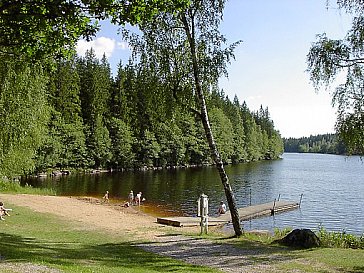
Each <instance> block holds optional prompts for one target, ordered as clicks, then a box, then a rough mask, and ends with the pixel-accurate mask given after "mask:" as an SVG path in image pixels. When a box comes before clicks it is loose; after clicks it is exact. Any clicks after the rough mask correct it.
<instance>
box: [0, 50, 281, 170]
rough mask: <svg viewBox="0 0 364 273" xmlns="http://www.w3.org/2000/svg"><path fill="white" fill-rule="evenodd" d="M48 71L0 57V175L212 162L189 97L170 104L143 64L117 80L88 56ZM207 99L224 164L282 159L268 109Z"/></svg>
mask: <svg viewBox="0 0 364 273" xmlns="http://www.w3.org/2000/svg"><path fill="white" fill-rule="evenodd" d="M49 62H51V61H49ZM45 67H46V68H45ZM49 67H50V65H49V64H47V65H43V64H42V63H40V62H37V63H27V62H25V61H22V60H21V59H20V60H18V59H16V58H14V57H12V56H9V55H7V56H4V55H0V124H1V130H0V175H2V176H8V177H11V176H14V175H23V174H29V173H34V172H44V171H47V170H49V169H55V168H59V169H65V168H114V169H122V168H142V167H167V166H181V165H201V164H210V163H211V162H212V161H211V159H210V152H209V148H208V145H207V144H206V140H205V134H204V129H203V127H202V125H201V121H200V119H199V116H198V115H197V114H195V113H194V111H193V108H194V106H195V104H194V101H193V100H192V98H190V97H183V96H179V97H178V98H177V96H176V92H174V90H171V88H170V86H169V85H168V82H167V81H166V80H164V79H160V78H157V77H156V76H155V73H153V67H150V66H149V65H147V64H146V63H143V59H141V60H139V61H138V62H135V61H134V62H133V61H129V63H127V64H125V65H123V64H121V63H120V64H119V66H118V70H117V73H116V76H115V77H113V76H112V73H111V69H110V65H109V63H108V61H107V59H106V57H105V56H104V57H103V58H102V59H101V60H100V59H98V58H96V56H95V54H94V52H93V51H92V50H91V51H88V52H87V53H86V55H85V57H76V56H75V57H73V58H71V59H69V60H58V61H55V62H54V63H52V67H53V69H49ZM182 94H183V93H182ZM206 96H207V104H208V109H209V118H210V121H211V127H212V130H213V132H214V135H215V139H216V143H217V146H218V148H219V151H220V153H221V156H222V159H223V161H224V163H238V162H247V161H256V160H261V159H273V158H277V157H278V156H279V155H280V154H282V152H283V141H282V139H281V137H280V134H279V132H278V131H277V130H275V128H274V124H273V122H272V120H271V119H270V116H269V112H268V109H267V108H265V109H263V107H261V109H260V110H259V111H256V112H252V111H250V110H249V109H248V107H247V105H246V103H245V102H243V103H242V104H241V103H240V102H239V101H238V99H237V97H235V98H234V100H233V101H230V99H229V98H228V97H227V96H225V95H224V93H223V91H220V90H218V88H217V87H216V88H215V89H214V90H210V92H209V94H206Z"/></svg>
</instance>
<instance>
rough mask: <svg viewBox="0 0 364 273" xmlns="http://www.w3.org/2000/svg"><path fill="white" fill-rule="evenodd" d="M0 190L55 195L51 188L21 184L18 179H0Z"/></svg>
mask: <svg viewBox="0 0 364 273" xmlns="http://www.w3.org/2000/svg"><path fill="white" fill-rule="evenodd" d="M0 192H3V193H14V194H16V193H23V194H36V195H56V193H55V191H54V190H53V189H45V188H44V189H40V188H33V187H32V186H30V185H28V184H27V185H25V186H21V185H20V182H19V181H11V180H2V179H0Z"/></svg>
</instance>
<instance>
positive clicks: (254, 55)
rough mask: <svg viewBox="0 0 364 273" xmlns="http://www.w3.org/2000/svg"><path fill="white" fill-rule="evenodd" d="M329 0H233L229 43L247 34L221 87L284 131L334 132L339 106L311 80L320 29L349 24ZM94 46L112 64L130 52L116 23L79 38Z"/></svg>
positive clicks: (82, 46) (335, 33)
mask: <svg viewBox="0 0 364 273" xmlns="http://www.w3.org/2000/svg"><path fill="white" fill-rule="evenodd" d="M326 2H327V1H326V0H293V1H292V0H275V1H272V0H230V1H227V5H226V7H225V12H224V21H223V23H222V24H221V33H222V34H224V35H225V36H226V37H227V39H228V43H233V42H235V41H237V40H242V41H243V43H242V44H241V45H240V46H239V47H238V48H237V49H236V51H235V57H236V60H235V61H233V62H232V63H231V65H230V66H229V68H228V71H229V79H222V80H221V81H220V87H221V88H223V89H224V91H225V94H226V95H228V96H229V98H230V99H233V98H234V96H235V94H236V95H237V96H238V98H239V100H240V102H241V103H242V102H243V101H244V100H245V101H246V102H247V104H248V107H249V108H250V109H251V110H257V109H258V108H259V107H260V105H263V107H268V108H269V111H270V114H271V118H272V119H273V121H274V124H275V127H276V129H278V130H279V131H280V132H281V135H282V136H283V137H301V136H309V135H311V134H312V135H316V134H322V133H331V132H334V125H335V120H336V115H335V109H334V108H332V106H331V97H330V94H329V91H325V90H321V91H320V92H319V93H316V92H315V90H314V88H313V87H312V85H311V84H310V82H309V75H308V73H307V72H305V70H306V55H307V53H308V50H309V48H310V45H311V43H312V42H314V41H315V36H316V34H320V33H324V32H325V33H327V35H328V36H329V37H330V38H342V37H344V35H345V33H346V30H347V29H348V27H349V25H350V20H349V18H348V17H347V16H346V15H345V14H344V12H342V11H339V10H338V9H336V8H335V5H334V1H331V3H329V6H328V7H327V5H326ZM91 46H92V47H93V48H94V49H95V50H96V52H97V53H98V54H99V56H101V55H102V54H103V52H105V53H106V56H107V57H108V58H109V62H110V65H111V67H112V68H113V69H115V68H116V65H117V63H118V62H119V61H120V60H122V61H123V62H124V63H125V62H126V61H127V59H128V56H129V55H130V50H129V49H128V46H127V44H126V43H125V42H124V41H122V40H121V37H120V35H117V28H116V27H114V26H111V25H110V24H107V23H103V25H102V29H101V31H100V32H99V33H98V35H97V37H96V39H94V41H92V42H91V43H86V42H85V41H80V42H79V46H78V52H79V54H82V53H83V52H84V51H85V50H86V48H89V47H91Z"/></svg>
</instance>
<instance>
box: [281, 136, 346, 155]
mask: <svg viewBox="0 0 364 273" xmlns="http://www.w3.org/2000/svg"><path fill="white" fill-rule="evenodd" d="M283 142H284V151H285V152H286V153H320V154H338V155H344V154H347V149H346V147H345V145H344V144H343V143H342V142H341V141H340V140H339V138H338V136H337V135H336V134H323V135H316V136H310V137H301V138H284V139H283Z"/></svg>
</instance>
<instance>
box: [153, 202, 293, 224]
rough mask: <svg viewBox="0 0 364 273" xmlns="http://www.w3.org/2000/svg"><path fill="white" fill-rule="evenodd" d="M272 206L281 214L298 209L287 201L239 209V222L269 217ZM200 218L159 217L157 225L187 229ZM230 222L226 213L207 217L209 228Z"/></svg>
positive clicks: (229, 217)
mask: <svg viewBox="0 0 364 273" xmlns="http://www.w3.org/2000/svg"><path fill="white" fill-rule="evenodd" d="M273 206H274V213H281V212H285V211H290V210H294V209H297V208H299V204H298V203H296V202H289V201H276V202H275V205H274V201H272V202H268V203H265V204H259V205H253V206H249V207H243V208H239V209H238V211H239V217H240V220H241V221H245V220H249V219H252V218H257V217H263V216H267V215H271V212H272V209H273ZM200 221H201V218H200V217H188V216H187V217H183V216H182V217H159V218H157V223H159V224H164V225H169V226H175V227H188V226H199V225H200ZM229 222H231V215H230V212H229V211H227V212H226V213H225V214H223V215H220V216H217V217H209V221H208V223H209V226H216V225H223V224H227V223H229Z"/></svg>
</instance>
